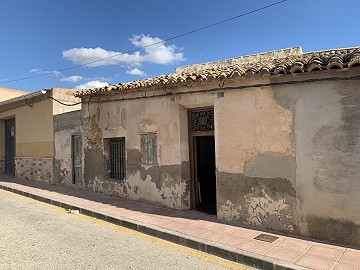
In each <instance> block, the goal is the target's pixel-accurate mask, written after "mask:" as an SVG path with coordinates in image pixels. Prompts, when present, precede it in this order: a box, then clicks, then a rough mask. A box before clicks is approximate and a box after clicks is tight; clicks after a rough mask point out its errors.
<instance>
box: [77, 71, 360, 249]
mask: <svg viewBox="0 0 360 270" xmlns="http://www.w3.org/2000/svg"><path fill="white" fill-rule="evenodd" d="M353 75H358V71H354V72H350V71H333V72H320V73H316V72H314V73H310V74H309V73H308V74H300V75H288V76H278V77H276V76H274V77H247V78H238V79H234V80H228V81H226V82H225V84H224V86H225V87H234V88H235V89H233V90H228V91H222V90H221V87H219V83H218V82H216V83H211V82H210V83H207V84H205V83H203V84H201V85H198V86H195V85H194V86H189V87H187V88H186V87H184V88H178V89H172V90H171V91H173V93H176V95H169V96H168V97H161V98H160V97H159V98H149V99H136V100H128V101H113V102H106V103H96V102H90V103H88V104H87V105H85V106H84V107H83V110H82V118H83V121H84V132H85V134H84V141H85V150H84V153H85V161H84V162H85V170H84V177H85V179H86V180H85V181H86V185H87V188H89V189H92V190H95V191H101V192H105V193H109V194H116V195H119V196H123V197H126V198H130V199H137V200H146V201H151V202H154V203H159V204H162V205H165V206H168V207H172V208H177V209H188V208H189V199H190V194H189V189H190V180H189V162H188V161H189V146H188V145H189V143H188V131H187V121H188V120H187V114H186V112H187V110H188V109H192V108H201V107H207V106H214V117H215V148H216V178H217V179H216V181H217V183H216V185H217V216H218V218H220V219H225V220H231V221H235V222H238V223H239V224H242V225H248V226H254V227H257V228H263V229H269V230H275V231H280V232H286V233H291V234H295V235H303V236H307V237H312V238H314V239H319V240H325V241H330V242H335V243H338V244H347V245H353V246H360V213H359V211H358V209H359V207H360V196H359V195H360V181H359V175H360V165H359V160H360V158H359V157H360V147H359V145H360V139H359V138H360V122H359V119H360V117H359V114H360V110H359V106H360V96H359V95H360V86H359V83H358V81H356V80H348V81H345V80H338V81H336V80H333V81H318V82H311V83H310V82H307V83H299V84H286V85H277V86H273V87H263V88H260V87H257V88H246V89H242V90H239V89H236V88H237V87H242V86H244V85H253V84H261V83H263V84H266V83H281V82H288V81H294V82H296V81H299V82H301V81H304V80H308V79H321V78H325V77H326V78H328V77H333V78H336V77H340V78H344V77H347V76H353ZM215 88H216V89H218V90H217V91H214V92H206V93H195V92H196V91H197V90H214V89H215ZM189 89H190V90H189ZM188 91H194V93H192V94H183V95H182V93H184V92H188ZM219 92H223V95H217V94H218V93H219ZM156 93H157V94H159V93H160V91H157V92H156ZM151 94H153V93H152V91H150V90H149V91H148V93H147V95H151ZM141 95H144V93H143V92H139V93H133V94H131V93H128V94H127V95H126V96H122V95H121V96H112V98H123V97H125V98H131V97H135V96H138V97H139V96H141ZM103 100H104V99H103ZM145 131H152V132H157V134H158V149H159V150H158V152H159V164H158V165H153V166H149V165H144V164H141V161H140V159H141V154H140V138H139V134H140V133H142V132H145ZM117 136H119V137H125V139H126V149H127V153H126V159H127V164H126V166H127V176H126V179H125V180H124V181H118V180H113V179H108V178H107V177H106V151H104V139H106V138H111V137H117ZM105 141H106V140H105Z"/></svg>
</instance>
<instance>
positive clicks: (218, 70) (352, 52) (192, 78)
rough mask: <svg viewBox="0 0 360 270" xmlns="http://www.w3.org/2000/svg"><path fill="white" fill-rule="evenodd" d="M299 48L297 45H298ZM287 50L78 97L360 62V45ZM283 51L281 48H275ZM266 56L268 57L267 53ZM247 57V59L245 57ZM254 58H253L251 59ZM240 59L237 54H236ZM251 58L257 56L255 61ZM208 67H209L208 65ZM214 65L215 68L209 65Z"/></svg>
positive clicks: (182, 70) (86, 92) (190, 68)
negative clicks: (308, 50)
mask: <svg viewBox="0 0 360 270" xmlns="http://www.w3.org/2000/svg"><path fill="white" fill-rule="evenodd" d="M294 49H297V48H294ZM294 49H290V50H292V51H291V53H287V54H285V55H287V56H285V57H284V53H283V52H284V51H285V50H281V51H280V52H281V54H280V56H281V57H277V56H276V54H274V53H273V52H271V53H266V54H257V55H252V56H251V57H250V58H249V56H247V58H246V57H243V58H241V59H240V60H241V61H232V60H233V59H230V60H226V61H227V63H234V62H235V63H236V62H240V63H236V64H230V65H228V66H227V65H224V64H223V63H224V62H226V61H220V62H221V63H222V64H221V65H216V62H214V63H205V64H200V65H193V66H188V67H183V68H179V69H178V72H177V73H173V74H168V75H161V76H157V77H154V78H149V79H142V80H137V81H132V82H127V83H119V84H114V85H109V86H105V87H103V88H95V89H89V90H84V91H78V92H77V93H76V96H77V97H85V96H92V95H98V94H108V93H111V92H114V93H115V92H123V91H131V90H137V89H147V88H153V87H159V88H161V87H171V86H181V85H188V84H193V83H195V82H199V81H209V80H219V81H222V80H224V79H229V78H234V77H236V76H239V77H243V76H249V75H258V76H266V75H280V74H293V73H302V72H313V71H321V70H332V69H347V68H351V67H354V66H359V65H360V47H354V48H347V49H335V50H327V51H319V52H310V53H302V52H301V49H300V50H297V51H295V53H294V51H293V50H294ZM275 52H279V51H275ZM264 55H265V56H266V57H265V56H264ZM259 56H262V57H259ZM245 58H246V59H247V60H246V61H244V59H245ZM248 58H249V59H250V60H249V59H248ZM234 59H236V58H234ZM251 59H253V60H254V59H255V60H256V61H253V60H251ZM204 67H205V68H204ZM206 67H212V68H206Z"/></svg>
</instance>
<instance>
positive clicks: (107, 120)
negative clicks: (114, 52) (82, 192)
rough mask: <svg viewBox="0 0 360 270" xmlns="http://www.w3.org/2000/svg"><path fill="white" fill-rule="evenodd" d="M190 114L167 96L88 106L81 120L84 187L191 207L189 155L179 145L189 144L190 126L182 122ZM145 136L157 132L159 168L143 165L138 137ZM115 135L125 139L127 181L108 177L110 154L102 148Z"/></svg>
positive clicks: (85, 106)
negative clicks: (182, 142) (188, 130)
mask: <svg viewBox="0 0 360 270" xmlns="http://www.w3.org/2000/svg"><path fill="white" fill-rule="evenodd" d="M186 113H187V112H186V110H182V109H179V106H178V105H177V104H176V103H174V102H172V101H171V100H170V99H168V98H159V99H149V100H134V101H132V102H109V103H108V102H106V103H99V104H98V103H89V104H88V103H86V102H85V103H84V104H83V108H82V117H83V127H84V148H85V149H84V155H85V161H84V180H85V184H86V187H87V188H88V189H91V190H94V191H101V192H104V193H107V194H113V195H118V196H121V197H125V198H130V199H135V200H144V201H150V202H153V203H157V204H160V205H164V206H168V207H172V208H176V209H188V208H189V207H190V206H189V165H188V153H187V150H186V149H185V150H184V149H183V146H182V147H181V146H180V145H181V144H180V142H181V141H183V140H187V125H185V127H184V126H183V123H180V119H183V118H184V116H186ZM185 123H186V122H185ZM183 128H186V130H185V131H184V130H183ZM180 129H181V130H180ZM146 132H155V133H156V134H157V144H158V151H157V153H158V157H157V158H158V164H152V165H149V164H142V163H141V152H140V134H142V133H146ZM184 136H185V137H184ZM115 137H125V146H126V178H125V179H124V180H117V179H110V177H109V174H108V173H107V170H108V169H109V167H108V166H107V165H106V164H108V160H107V159H108V153H106V150H104V149H106V148H107V145H106V143H107V142H108V139H109V138H115ZM104 144H105V145H104ZM184 153H186V154H184Z"/></svg>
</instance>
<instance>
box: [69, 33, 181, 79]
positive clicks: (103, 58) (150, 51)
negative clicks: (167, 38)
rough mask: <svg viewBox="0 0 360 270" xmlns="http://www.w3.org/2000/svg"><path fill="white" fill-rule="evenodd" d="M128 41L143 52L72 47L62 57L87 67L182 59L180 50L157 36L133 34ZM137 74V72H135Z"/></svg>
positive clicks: (166, 63)
mask: <svg viewBox="0 0 360 270" xmlns="http://www.w3.org/2000/svg"><path fill="white" fill-rule="evenodd" d="M129 41H130V42H131V43H132V44H133V45H134V46H136V47H138V48H141V49H143V50H144V52H145V53H141V52H139V51H135V52H134V53H132V54H129V53H121V52H116V51H107V50H105V49H103V48H100V47H97V48H84V47H81V48H73V49H70V50H66V51H63V58H65V59H67V60H70V61H71V62H72V63H73V64H75V65H84V64H87V63H89V64H87V66H89V67H97V66H108V65H118V64H123V65H126V66H137V67H139V66H141V64H142V63H145V62H147V63H153V64H160V65H169V64H173V63H176V62H179V61H183V60H184V55H183V53H182V52H177V51H176V46H175V45H168V46H166V45H165V44H164V41H163V40H162V39H160V38H158V37H155V38H153V37H151V36H149V35H147V36H146V35H143V34H142V35H134V36H133V37H132V38H130V39H129ZM136 75H138V74H136Z"/></svg>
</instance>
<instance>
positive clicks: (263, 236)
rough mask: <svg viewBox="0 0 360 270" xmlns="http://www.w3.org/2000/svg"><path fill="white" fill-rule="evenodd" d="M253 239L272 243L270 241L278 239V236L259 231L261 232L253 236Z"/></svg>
mask: <svg viewBox="0 0 360 270" xmlns="http://www.w3.org/2000/svg"><path fill="white" fill-rule="evenodd" d="M254 239H256V240H260V241H265V242H269V243H272V242H274V241H275V240H277V239H279V237H276V236H272V235H269V234H264V233H261V234H259V235H258V236H256V237H254Z"/></svg>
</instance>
